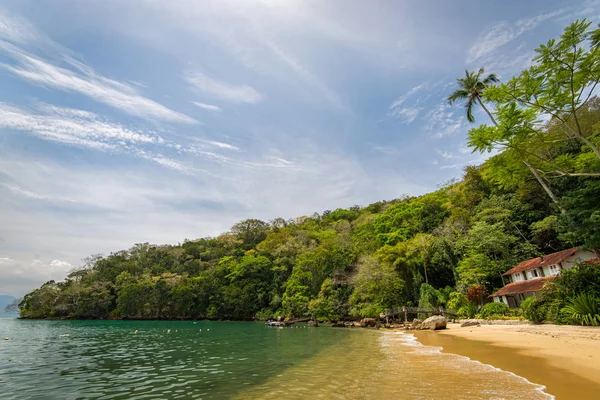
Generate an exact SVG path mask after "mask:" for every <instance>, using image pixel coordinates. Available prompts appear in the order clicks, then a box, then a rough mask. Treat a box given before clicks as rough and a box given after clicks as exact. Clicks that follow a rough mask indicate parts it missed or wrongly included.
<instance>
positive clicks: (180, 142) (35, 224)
mask: <svg viewBox="0 0 600 400" xmlns="http://www.w3.org/2000/svg"><path fill="white" fill-rule="evenodd" d="M458 4H460V5H458ZM599 16H600V3H599V2H597V1H591V2H585V1H581V2H562V1H526V2H523V1H512V0H507V1H502V2H500V1H494V2H492V1H489V2H482V1H461V2H448V1H441V0H440V1H421V2H416V1H410V2H409V1H407V2H401V1H377V2H367V1H341V0H340V1H337V0H328V1H316V0H315V1H310V0H309V1H306V0H302V1H300V0H297V1H293V0H288V1H283V0H282V1H274V0H272V1H269V0H244V1H241V0H240V1H230V0H220V1H184V0H181V1H172V2H167V1H150V0H148V1H141V0H140V1H136V0H130V1H116V0H114V1H112V0H106V1H102V2H100V1H98V2H90V1H75V0H73V1H67V0H64V1H59V0H56V1H51V0H48V1H43V2H42V1H27V0H18V1H16V0H15V1H0V87H1V88H2V90H1V91H0V293H5V294H12V295H21V294H23V293H24V292H26V291H28V290H30V289H32V288H33V287H35V286H37V285H39V284H40V283H43V282H44V281H46V280H48V279H62V278H63V277H64V275H65V274H66V273H67V271H69V270H70V269H72V268H73V267H76V266H78V265H80V264H81V261H80V260H81V259H82V258H83V257H86V256H88V255H90V254H94V253H104V254H107V253H109V252H110V251H116V250H120V249H126V248H129V247H131V246H132V245H133V244H134V243H139V242H146V241H148V242H151V243H157V244H161V243H173V244H174V243H178V242H180V241H183V239H184V238H189V239H194V238H197V237H203V236H209V235H217V234H219V233H221V232H224V231H226V230H227V229H228V228H229V227H230V226H231V225H232V224H233V223H235V222H236V221H239V220H241V219H245V218H260V219H263V220H269V219H272V218H275V217H284V218H291V217H297V216H301V215H310V214H312V213H313V212H315V211H317V212H322V211H323V210H325V209H334V208H337V207H349V206H352V205H354V204H360V205H366V204H369V203H371V202H374V201H378V200H383V199H388V200H389V199H393V198H396V197H399V196H402V195H404V194H410V195H417V194H421V193H425V192H428V191H431V190H434V189H435V188H436V186H437V185H438V184H440V183H442V182H444V181H447V180H449V179H452V178H457V177H460V175H461V172H462V168H463V167H464V166H465V165H468V164H477V163H480V162H481V161H483V160H484V159H485V157H484V156H481V155H479V154H471V152H470V151H469V149H467V148H466V146H465V136H466V132H467V131H468V129H469V125H468V124H467V122H466V120H465V118H464V116H463V115H462V110H461V108H460V107H456V108H451V107H449V106H448V105H447V104H446V103H445V101H444V98H445V97H446V96H447V95H448V93H449V92H451V91H452V89H453V88H454V87H455V86H454V82H455V78H457V77H459V76H461V75H462V74H464V70H465V69H466V68H469V69H474V68H478V67H480V66H484V67H486V70H487V71H489V72H495V73H497V74H498V75H499V76H500V77H501V78H505V79H506V78H509V77H510V76H511V75H512V74H515V73H517V72H518V71H520V70H521V69H522V68H524V67H526V66H527V65H528V63H529V61H530V60H531V56H532V52H533V49H535V47H536V46H537V45H539V44H540V43H542V42H545V41H547V40H548V39H549V38H551V37H554V36H557V35H558V34H560V32H561V31H562V28H563V27H564V26H565V25H567V24H568V23H569V22H571V21H572V20H574V19H576V18H580V17H588V18H591V19H592V20H593V21H594V23H598V22H600V18H599ZM477 116H479V115H477ZM482 119H483V116H482Z"/></svg>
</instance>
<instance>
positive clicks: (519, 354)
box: [416, 324, 600, 399]
mask: <svg viewBox="0 0 600 400" xmlns="http://www.w3.org/2000/svg"><path fill="white" fill-rule="evenodd" d="M416 336H417V338H418V339H419V341H420V342H421V343H423V344H424V345H430V346H440V347H442V348H443V351H444V352H449V353H454V354H460V355H464V356H467V357H469V358H471V359H474V360H477V361H480V362H483V363H486V364H490V365H493V366H495V367H497V368H501V369H503V370H506V371H510V372H513V373H515V374H517V375H520V376H522V377H524V378H526V379H528V380H530V381H531V382H535V383H539V384H543V385H545V386H546V387H547V392H548V393H550V394H553V395H555V396H556V397H557V398H558V399H583V398H589V399H597V398H600V327H581V326H558V325H481V326H479V327H464V328H461V327H460V325H459V324H449V325H448V328H447V329H446V330H440V331H419V332H416Z"/></svg>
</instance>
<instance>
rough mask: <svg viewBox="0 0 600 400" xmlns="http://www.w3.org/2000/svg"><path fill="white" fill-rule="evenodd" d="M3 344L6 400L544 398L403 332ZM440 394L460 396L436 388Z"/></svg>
mask: <svg viewBox="0 0 600 400" xmlns="http://www.w3.org/2000/svg"><path fill="white" fill-rule="evenodd" d="M136 330H137V333H136ZM3 337H8V339H9V340H7V341H4V340H2V341H0V398H1V399H3V400H4V399H49V400H52V399H151V398H156V399H230V398H236V399H281V398H284V399H313V398H321V399H332V398H336V399H448V398H462V399H482V398H506V399H538V398H539V399H542V398H547V397H548V396H547V395H545V394H544V393H543V392H542V390H541V389H542V388H541V387H540V386H539V385H534V384H532V383H530V382H527V381H525V380H524V379H522V378H519V377H517V376H515V375H512V374H509V373H506V372H504V371H500V370H497V369H495V368H493V367H490V366H486V365H483V364H480V363H477V362H474V361H471V360H469V359H467V358H465V357H460V356H454V355H451V354H445V353H444V354H442V353H440V351H439V348H434V347H429V346H421V345H420V344H419V343H418V342H416V341H415V339H414V337H413V336H412V335H407V334H403V333H400V332H398V333H394V332H389V331H386V332H379V331H374V330H363V329H335V328H331V327H327V326H322V327H319V328H311V327H308V326H307V325H304V324H302V325H298V327H295V328H285V329H280V328H267V327H265V326H264V325H263V324H262V323H252V322H207V321H200V322H196V323H195V322H166V321H164V322H163V321H31V320H18V319H16V318H7V316H6V315H5V316H2V317H0V339H1V338H3ZM449 384H450V385H454V386H455V387H460V388H461V391H460V396H459V397H452V396H449V392H448V391H446V390H440V387H441V386H447V385H449Z"/></svg>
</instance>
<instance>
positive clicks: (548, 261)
mask: <svg viewBox="0 0 600 400" xmlns="http://www.w3.org/2000/svg"><path fill="white" fill-rule="evenodd" d="M596 257H597V255H596V254H595V253H594V252H593V251H589V250H580V249H578V248H577V247H574V248H572V249H567V250H563V251H559V252H556V253H552V254H548V255H545V256H542V257H537V258H533V259H531V260H527V261H523V262H522V263H520V264H519V265H517V266H516V267H514V268H511V269H510V270H508V271H506V272H505V273H504V274H502V280H503V281H504V277H506V278H507V279H508V282H509V283H508V284H507V285H506V286H504V287H503V288H502V289H500V290H498V291H497V292H495V293H493V294H492V295H491V296H490V297H493V299H494V301H495V302H504V303H506V304H507V305H508V306H509V307H513V308H514V307H519V305H520V304H521V302H522V301H523V300H525V299H526V298H527V297H529V296H532V295H533V294H534V293H535V292H537V291H538V290H540V289H541V288H542V286H544V284H545V283H546V282H548V281H549V280H551V279H552V278H554V277H555V276H556V275H558V274H560V271H562V270H563V269H571V268H573V267H574V266H575V264H577V263H580V262H582V261H586V260H589V259H591V258H596Z"/></svg>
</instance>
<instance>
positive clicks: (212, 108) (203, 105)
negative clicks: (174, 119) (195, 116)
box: [193, 101, 223, 112]
mask: <svg viewBox="0 0 600 400" xmlns="http://www.w3.org/2000/svg"><path fill="white" fill-rule="evenodd" d="M193 104H194V105H195V106H196V107H199V108H202V109H203V110H208V111H214V112H221V111H223V110H222V109H221V107H219V106H215V105H213V104H206V103H201V102H199V101H194V102H193Z"/></svg>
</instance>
